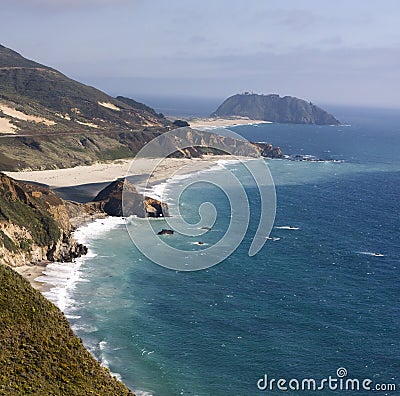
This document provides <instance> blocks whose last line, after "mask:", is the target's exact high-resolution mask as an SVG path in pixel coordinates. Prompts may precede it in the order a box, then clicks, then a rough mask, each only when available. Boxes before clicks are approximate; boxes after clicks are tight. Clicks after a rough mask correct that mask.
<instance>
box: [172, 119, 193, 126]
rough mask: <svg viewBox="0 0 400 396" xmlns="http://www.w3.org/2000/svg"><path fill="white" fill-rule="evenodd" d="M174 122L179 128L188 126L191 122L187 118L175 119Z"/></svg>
mask: <svg viewBox="0 0 400 396" xmlns="http://www.w3.org/2000/svg"><path fill="white" fill-rule="evenodd" d="M173 124H174V125H175V126H177V127H179V128H182V127H188V126H190V124H189V123H188V122H187V121H185V120H175V121H174V122H173Z"/></svg>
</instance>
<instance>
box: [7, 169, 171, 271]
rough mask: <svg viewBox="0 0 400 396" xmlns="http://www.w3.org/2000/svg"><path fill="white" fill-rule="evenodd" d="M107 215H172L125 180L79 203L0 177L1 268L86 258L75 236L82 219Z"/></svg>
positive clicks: (43, 188)
mask: <svg viewBox="0 0 400 396" xmlns="http://www.w3.org/2000/svg"><path fill="white" fill-rule="evenodd" d="M123 192H124V194H125V196H124V197H123ZM123 198H124V199H125V208H124V209H125V211H123V205H122V202H123ZM106 215H109V216H123V215H125V216H130V215H135V216H138V217H162V216H168V206H167V204H165V203H163V202H160V201H158V200H156V199H154V198H150V197H146V196H144V195H142V194H139V193H138V192H137V191H136V188H135V187H134V186H133V184H131V183H129V182H128V181H126V180H124V179H119V180H116V181H115V182H112V183H111V184H110V185H109V186H107V187H106V188H105V189H103V190H102V191H100V193H99V194H98V195H97V197H96V198H95V199H94V201H93V202H88V203H84V204H80V203H77V202H72V201H64V200H62V199H61V198H59V197H58V196H57V195H56V194H55V193H54V192H53V191H51V190H50V189H48V188H45V187H41V186H39V185H36V184H31V183H24V182H20V181H19V182H17V181H16V180H14V179H12V178H10V177H8V176H6V175H4V174H2V173H0V263H2V264H6V265H9V266H11V267H19V266H23V265H29V264H37V263H41V262H48V261H60V262H68V261H72V260H73V259H75V258H77V257H79V256H81V255H84V254H86V253H87V248H86V247H85V246H83V245H81V244H80V243H78V242H77V241H76V240H75V239H74V238H73V236H72V231H73V230H74V226H76V225H79V219H82V220H83V219H86V218H88V216H89V218H90V217H96V216H106ZM71 220H74V221H73V223H74V225H73V224H72V222H71Z"/></svg>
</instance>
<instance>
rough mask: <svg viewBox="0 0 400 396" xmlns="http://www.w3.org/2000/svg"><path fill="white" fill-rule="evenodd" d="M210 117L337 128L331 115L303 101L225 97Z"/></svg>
mask: <svg viewBox="0 0 400 396" xmlns="http://www.w3.org/2000/svg"><path fill="white" fill-rule="evenodd" d="M211 116H212V117H234V116H240V117H248V118H250V119H254V120H265V121H272V122H278V123H293V124H317V125H338V124H339V121H338V120H337V119H336V118H335V117H334V116H333V115H331V114H329V113H327V112H326V111H325V110H323V109H321V108H319V107H318V106H315V105H314V104H312V103H311V102H306V101H305V100H303V99H298V98H295V97H292V96H285V97H280V96H279V95H257V94H248V93H245V94H237V95H233V96H231V97H229V98H228V99H226V100H225V101H224V102H223V103H222V104H221V105H220V106H219V107H218V109H217V110H216V111H215V112H214V113H213V114H211Z"/></svg>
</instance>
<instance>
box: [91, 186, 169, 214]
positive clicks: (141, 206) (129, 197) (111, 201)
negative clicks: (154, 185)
mask: <svg viewBox="0 0 400 396" xmlns="http://www.w3.org/2000/svg"><path fill="white" fill-rule="evenodd" d="M93 201H94V203H95V205H97V206H98V207H99V209H100V210H102V211H104V212H105V213H107V214H108V215H110V216H132V215H135V216H138V217H165V216H168V205H167V204H165V203H163V202H161V201H158V200H157V199H154V198H150V197H146V196H144V195H142V194H139V193H138V192H137V190H136V188H135V186H134V185H133V184H132V183H130V182H129V181H127V180H126V179H118V180H116V181H115V182H112V183H111V184H110V185H109V186H107V187H106V188H105V189H104V190H102V191H100V192H99V194H98V195H97V196H96V198H95V199H94V200H93Z"/></svg>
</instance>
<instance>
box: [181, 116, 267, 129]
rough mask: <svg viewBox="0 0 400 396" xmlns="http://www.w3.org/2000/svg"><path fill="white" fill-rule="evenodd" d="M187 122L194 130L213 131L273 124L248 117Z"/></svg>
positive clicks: (195, 119) (198, 119)
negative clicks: (214, 129)
mask: <svg viewBox="0 0 400 396" xmlns="http://www.w3.org/2000/svg"><path fill="white" fill-rule="evenodd" d="M187 122H188V123H189V124H190V127H191V128H194V129H196V128H197V129H213V128H226V127H232V126H237V125H252V124H271V122H270V121H263V120H251V119H250V118H247V117H232V118H193V119H188V120H187Z"/></svg>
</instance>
